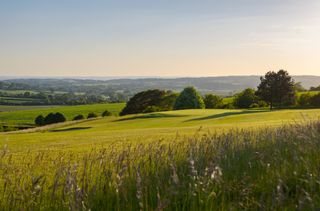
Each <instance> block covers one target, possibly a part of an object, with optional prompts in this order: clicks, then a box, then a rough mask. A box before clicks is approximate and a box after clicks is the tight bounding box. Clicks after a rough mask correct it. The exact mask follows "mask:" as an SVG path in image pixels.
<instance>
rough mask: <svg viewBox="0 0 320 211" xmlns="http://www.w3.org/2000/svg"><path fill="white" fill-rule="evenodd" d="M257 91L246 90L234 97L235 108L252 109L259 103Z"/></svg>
mask: <svg viewBox="0 0 320 211" xmlns="http://www.w3.org/2000/svg"><path fill="white" fill-rule="evenodd" d="M256 98H257V97H256V95H255V91H254V90H253V89H251V88H248V89H245V90H243V91H242V92H240V93H238V94H236V95H235V96H234V102H233V104H234V106H235V107H236V108H250V106H251V105H252V104H253V103H255V102H256V101H257V99H256Z"/></svg>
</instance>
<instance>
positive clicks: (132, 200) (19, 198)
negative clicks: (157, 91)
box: [0, 104, 320, 210]
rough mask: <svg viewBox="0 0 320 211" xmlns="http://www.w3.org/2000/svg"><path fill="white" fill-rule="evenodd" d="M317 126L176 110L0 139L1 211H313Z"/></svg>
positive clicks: (281, 116) (318, 196)
mask: <svg viewBox="0 0 320 211" xmlns="http://www.w3.org/2000/svg"><path fill="white" fill-rule="evenodd" d="M94 106H98V105H94ZM100 106H101V107H99V106H98V107H99V108H101V111H102V110H104V109H106V108H107V109H108V110H112V111H113V112H116V111H118V110H119V109H120V107H121V106H123V105H118V104H112V105H100ZM85 108H86V107H85V106H71V107H56V108H50V109H49V108H45V109H38V110H22V111H19V110H17V111H12V112H2V113H3V114H6V115H8V114H7V113H10V114H14V115H11V118H13V117H12V116H14V117H15V118H16V119H18V118H19V115H21V116H20V118H21V117H23V118H25V119H24V122H27V121H28V119H30V118H26V117H25V116H24V114H29V115H27V117H28V116H30V115H31V114H35V113H37V114H38V113H39V112H44V111H45V112H49V111H53V110H54V111H57V110H58V111H64V113H66V115H68V116H69V118H70V117H72V116H73V115H75V114H76V113H78V112H80V111H81V112H88V111H89V110H90V109H89V110H88V107H87V108H86V109H85ZM31 109H32V108H31ZM68 111H69V112H70V113H68ZM97 113H98V112H97ZM9 116H10V115H9ZM9 116H8V117H9ZM319 117H320V109H309V110H299V109H296V110H294V109H291V110H277V111H272V112H271V111H269V110H267V109H256V110H254V109H250V110H226V109H212V110H183V111H169V112H158V113H151V114H138V115H129V116H125V117H118V116H112V117H105V118H101V117H99V118H97V119H93V120H85V121H83V122H74V123H72V125H69V124H70V123H62V124H57V125H53V126H52V127H50V128H43V130H42V131H39V132H23V131H17V132H11V133H0V147H1V149H0V166H1V168H0V209H3V210H19V209H27V210H88V209H91V210H139V209H140V210H155V209H158V210H163V209H165V210H194V209H196V210H216V209H221V210H230V209H240V208H241V209H297V208H299V209H315V208H317V207H319V206H320V172H319V168H318V166H319V165H320V158H319V156H318V155H319V153H320V143H319V140H320V124H319V123H318V122H317V121H318V120H319ZM66 124H68V125H66Z"/></svg>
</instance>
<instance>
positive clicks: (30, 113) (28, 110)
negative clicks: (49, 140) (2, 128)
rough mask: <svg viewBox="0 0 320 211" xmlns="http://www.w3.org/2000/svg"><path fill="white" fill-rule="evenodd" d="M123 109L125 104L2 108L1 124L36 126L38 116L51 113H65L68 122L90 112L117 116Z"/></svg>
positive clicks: (0, 114)
mask: <svg viewBox="0 0 320 211" xmlns="http://www.w3.org/2000/svg"><path fill="white" fill-rule="evenodd" d="M123 107H124V104H123V103H115V104H93V105H79V106H53V107H52V106H50V107H46V106H41V107H39V106H12V107H11V106H0V110H4V112H0V123H2V122H4V123H6V124H9V125H17V124H18V125H30V124H34V119H35V118H36V117H37V116H38V115H40V114H42V115H47V114H48V113H50V112H60V113H63V114H64V115H65V117H66V118H67V120H72V118H73V117H74V116H76V115H78V114H83V115H84V116H86V115H87V114H88V113H90V112H95V113H97V114H101V113H102V112H103V111H105V110H109V111H110V112H112V113H113V114H117V113H119V112H120V111H121V109H122V108H123ZM39 108H40V109H39ZM6 110H7V111H6Z"/></svg>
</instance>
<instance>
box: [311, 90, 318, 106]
mask: <svg viewBox="0 0 320 211" xmlns="http://www.w3.org/2000/svg"><path fill="white" fill-rule="evenodd" d="M310 105H311V106H312V107H316V108H318V107H320V93H319V94H316V95H313V96H312V97H311V99H310Z"/></svg>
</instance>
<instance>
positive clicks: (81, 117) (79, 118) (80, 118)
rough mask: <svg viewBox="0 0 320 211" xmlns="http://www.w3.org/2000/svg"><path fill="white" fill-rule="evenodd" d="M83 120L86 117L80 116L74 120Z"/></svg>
mask: <svg viewBox="0 0 320 211" xmlns="http://www.w3.org/2000/svg"><path fill="white" fill-rule="evenodd" d="M82 119H84V116H83V115H82V114H79V115H77V116H75V117H74V118H73V120H82Z"/></svg>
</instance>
